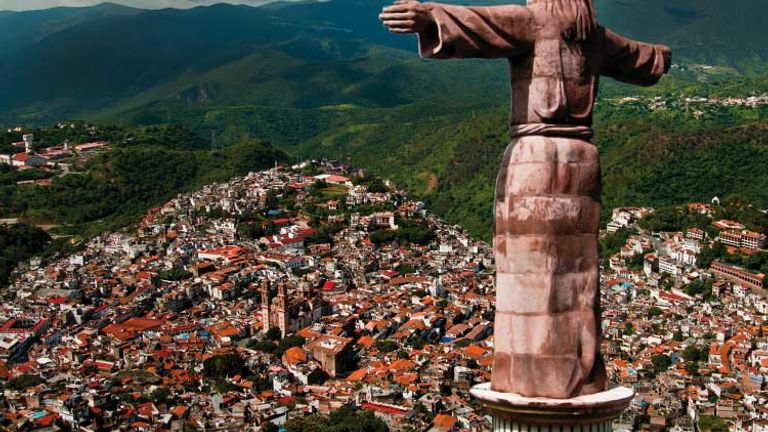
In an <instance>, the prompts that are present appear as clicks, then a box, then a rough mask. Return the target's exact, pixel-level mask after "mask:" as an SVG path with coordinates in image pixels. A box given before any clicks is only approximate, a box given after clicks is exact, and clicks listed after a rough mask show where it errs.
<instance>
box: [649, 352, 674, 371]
mask: <svg viewBox="0 0 768 432" xmlns="http://www.w3.org/2000/svg"><path fill="white" fill-rule="evenodd" d="M651 363H653V371H654V373H656V374H660V373H662V372H664V371H666V370H667V369H669V367H670V366H672V359H671V358H669V356H668V355H665V354H658V355H655V356H653V357H651Z"/></svg>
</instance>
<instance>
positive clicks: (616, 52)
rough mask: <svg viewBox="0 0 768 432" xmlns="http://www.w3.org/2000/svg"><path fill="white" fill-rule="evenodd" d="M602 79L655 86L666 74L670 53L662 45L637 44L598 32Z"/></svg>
mask: <svg viewBox="0 0 768 432" xmlns="http://www.w3.org/2000/svg"><path fill="white" fill-rule="evenodd" d="M602 31H603V32H604V33H603V70H602V75H605V76H609V77H611V78H615V79H617V80H619V81H622V82H626V83H629V84H637V85H641V86H650V85H654V84H656V83H657V82H658V81H659V79H660V78H661V77H662V75H664V74H665V73H667V72H668V71H669V68H670V66H671V64H672V51H670V49H669V47H667V46H665V45H654V44H649V43H644V42H637V41H634V40H631V39H627V38H625V37H622V36H619V35H617V34H616V33H614V32H612V31H610V30H607V29H602Z"/></svg>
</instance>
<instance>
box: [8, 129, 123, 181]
mask: <svg viewBox="0 0 768 432" xmlns="http://www.w3.org/2000/svg"><path fill="white" fill-rule="evenodd" d="M22 137H23V140H22V141H19V142H15V143H11V148H13V149H16V150H17V151H16V152H14V153H9V154H1V153H0V164H4V165H9V166H11V167H12V168H14V169H17V170H27V169H39V170H44V171H54V170H59V169H61V168H65V169H64V172H66V168H68V166H69V162H70V161H71V160H72V159H74V158H77V157H88V156H91V155H93V154H95V153H97V152H99V151H102V150H104V149H105V148H107V147H108V146H109V143H108V142H106V141H95V142H88V143H81V144H70V143H69V141H65V142H64V143H63V144H61V145H56V146H51V147H46V148H41V149H38V146H36V145H35V140H34V135H33V134H31V133H28V134H24V135H22ZM20 183H22V184H36V185H38V186H48V185H50V180H49V179H41V180H26V181H21V182H20Z"/></svg>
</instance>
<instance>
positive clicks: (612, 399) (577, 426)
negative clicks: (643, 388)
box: [470, 383, 635, 432]
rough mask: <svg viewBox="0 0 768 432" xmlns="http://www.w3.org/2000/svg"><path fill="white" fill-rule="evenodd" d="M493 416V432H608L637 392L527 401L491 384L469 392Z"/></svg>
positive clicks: (622, 389) (623, 389) (621, 390)
mask: <svg viewBox="0 0 768 432" xmlns="http://www.w3.org/2000/svg"><path fill="white" fill-rule="evenodd" d="M470 392H471V393H472V395H473V396H474V397H476V398H477V399H479V400H480V401H481V402H482V403H483V405H484V406H485V408H486V410H487V411H488V412H489V413H490V414H491V416H493V430H494V432H497V431H498V432H550V431H553V432H609V431H611V430H612V422H613V420H614V419H615V418H616V417H618V416H619V415H621V413H622V412H623V411H624V410H625V409H626V408H627V406H629V402H630V401H631V400H632V398H633V397H634V396H635V392H634V391H633V390H631V389H628V388H626V387H615V388H612V389H610V390H607V391H604V392H601V393H596V394H592V395H587V396H579V397H576V398H572V399H547V398H526V397H523V396H520V395H518V394H514V393H499V392H495V391H493V390H491V384H490V383H484V384H479V385H476V386H474V387H472V389H471V390H470Z"/></svg>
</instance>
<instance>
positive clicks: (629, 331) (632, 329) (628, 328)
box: [624, 322, 635, 336]
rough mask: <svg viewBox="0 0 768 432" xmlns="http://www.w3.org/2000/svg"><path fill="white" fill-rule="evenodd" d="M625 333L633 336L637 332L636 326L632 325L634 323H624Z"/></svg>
mask: <svg viewBox="0 0 768 432" xmlns="http://www.w3.org/2000/svg"><path fill="white" fill-rule="evenodd" d="M624 334H625V335H627V336H632V335H633V334H635V327H634V326H632V323H629V322H628V323H625V324H624Z"/></svg>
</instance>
